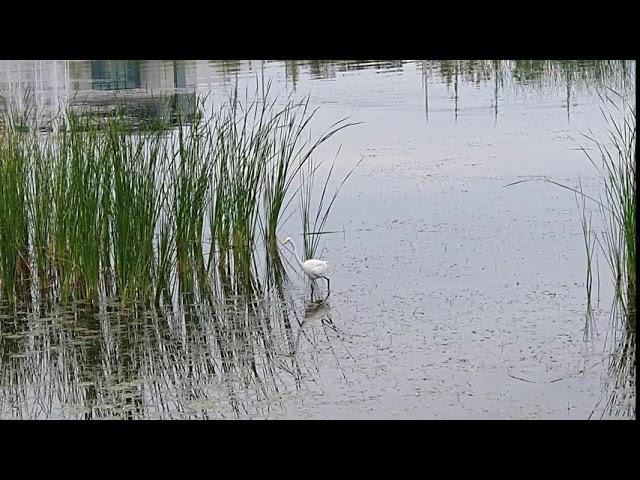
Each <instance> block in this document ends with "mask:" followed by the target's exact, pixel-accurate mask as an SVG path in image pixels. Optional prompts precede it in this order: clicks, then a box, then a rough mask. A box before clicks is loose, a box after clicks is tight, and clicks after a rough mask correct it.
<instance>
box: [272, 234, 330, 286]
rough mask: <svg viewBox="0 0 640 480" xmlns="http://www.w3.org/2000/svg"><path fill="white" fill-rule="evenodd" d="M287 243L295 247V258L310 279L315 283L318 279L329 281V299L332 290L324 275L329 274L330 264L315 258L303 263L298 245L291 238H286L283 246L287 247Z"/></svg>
mask: <svg viewBox="0 0 640 480" xmlns="http://www.w3.org/2000/svg"><path fill="white" fill-rule="evenodd" d="M287 243H290V244H291V246H292V247H293V256H294V257H296V260H297V261H298V263H299V264H300V267H301V268H302V271H303V272H304V273H306V274H307V277H309V278H310V279H311V280H312V281H315V280H317V279H318V278H324V279H325V280H326V281H327V297H328V296H329V295H330V294H331V288H330V286H329V279H328V278H327V277H325V276H324V274H325V273H327V270H328V269H329V264H328V263H327V262H325V261H324V260H316V259H315V258H311V259H309V260H307V261H306V262H303V261H302V260H301V259H300V257H298V252H297V250H296V244H295V243H293V240H291V237H287V238H285V240H284V242H282V245H286V244H287Z"/></svg>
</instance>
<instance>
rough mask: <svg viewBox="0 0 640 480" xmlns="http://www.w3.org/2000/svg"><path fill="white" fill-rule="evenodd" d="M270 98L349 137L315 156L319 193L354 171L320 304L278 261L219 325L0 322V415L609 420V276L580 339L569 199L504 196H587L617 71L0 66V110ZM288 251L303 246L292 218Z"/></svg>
mask: <svg viewBox="0 0 640 480" xmlns="http://www.w3.org/2000/svg"><path fill="white" fill-rule="evenodd" d="M269 82H271V91H272V92H273V93H274V94H276V95H279V96H280V97H282V98H283V99H284V98H285V97H286V96H287V95H290V94H291V95H293V96H294V97H302V96H304V95H308V94H310V95H311V101H310V103H311V107H316V106H320V107H321V108H320V110H319V111H318V114H317V117H316V118H315V120H314V124H313V126H312V127H313V130H314V131H317V132H321V131H323V130H325V129H326V128H327V127H328V126H329V125H331V124H332V123H333V122H335V121H336V120H338V119H340V118H343V117H347V116H348V117H349V118H350V120H351V121H353V122H362V123H361V124H359V125H356V126H353V127H350V128H348V129H345V130H344V131H342V132H341V133H340V134H339V135H337V136H336V138H335V139H332V140H331V141H330V142H327V144H325V145H323V147H322V148H321V151H320V155H324V156H325V157H326V158H331V159H333V158H334V157H335V158H336V170H335V173H334V175H335V176H334V177H333V178H334V180H335V182H333V183H332V185H334V184H337V182H339V180H340V179H341V178H342V177H343V176H344V175H345V174H346V173H347V172H348V171H350V170H351V169H352V168H353V167H354V166H355V165H356V164H358V162H360V163H359V164H358V165H357V167H356V168H355V171H354V173H353V175H352V176H351V177H350V178H349V180H348V182H347V183H346V184H345V187H344V188H343V190H342V191H341V193H340V195H339V197H338V199H337V200H336V203H335V205H334V207H333V209H332V211H331V215H330V217H329V221H328V223H327V226H326V229H327V230H331V231H337V232H339V233H336V234H331V235H325V236H324V238H323V243H322V245H323V247H324V248H323V250H322V258H323V259H325V260H328V261H329V263H330V274H329V277H330V279H331V295H330V296H329V297H328V299H327V300H326V301H311V300H310V298H309V285H308V284H307V283H305V279H304V278H303V276H302V275H301V274H300V272H299V271H298V270H297V268H295V267H296V264H295V262H293V263H292V266H291V267H290V272H289V273H290V281H289V282H288V283H287V284H285V285H284V290H283V292H280V294H276V293H274V292H272V293H270V294H269V295H267V296H266V297H263V298H255V299H234V298H231V299H229V300H228V301H227V302H226V303H225V304H222V305H215V306H211V305H201V304H194V305H187V306H186V307H185V308H184V310H183V311H174V310H169V309H144V308H142V307H130V308H128V309H123V308H122V307H121V306H118V305H117V304H108V303H104V304H101V305H99V306H97V307H93V306H86V305H82V304H78V305H72V306H69V307H59V306H56V305H34V306H31V307H28V308H27V307H25V308H23V309H22V310H20V311H18V312H15V313H14V312H13V311H10V310H8V309H5V308H2V309H0V418H209V419H212V418H304V419H306V418H313V419H321V418H336V419H342V418H375V419H386V418H420V419H467V418H479V419H586V418H589V417H591V418H600V417H601V416H602V415H605V416H607V414H606V413H605V412H604V411H603V405H604V403H606V399H607V397H608V395H609V394H610V392H609V388H608V385H609V381H610V378H611V374H610V371H609V362H610V360H611V352H612V344H613V343H614V342H613V341H612V338H615V333H616V332H614V331H612V326H611V322H610V310H611V305H612V299H613V284H612V279H611V274H610V272H609V270H608V267H607V266H606V262H605V260H604V258H600V259H599V263H598V268H599V270H598V273H599V274H598V278H597V279H596V281H595V288H596V289H597V291H595V292H594V298H593V299H592V302H593V304H594V308H595V314H594V317H593V325H589V324H588V321H587V318H586V308H587V307H586V306H587V302H586V291H585V275H586V274H585V268H586V259H585V251H584V240H583V237H582V230H581V225H580V214H579V209H578V206H577V204H576V198H575V196H574V195H573V194H572V193H571V192H569V191H567V190H564V189H561V188H559V187H557V186H554V185H552V184H550V183H547V182H542V181H531V182H525V183H520V184H518V185H514V186H509V187H505V185H508V184H510V183H513V182H516V181H519V180H523V179H529V178H533V177H546V178H549V179H552V180H554V181H557V182H560V183H564V184H567V185H572V186H574V185H577V182H578V179H580V180H581V182H582V184H583V187H584V189H585V191H586V192H587V193H589V194H592V195H594V196H597V195H598V192H599V183H600V182H599V179H598V177H597V174H596V172H595V170H594V168H593V166H592V165H591V164H590V163H589V161H588V159H587V158H586V156H585V154H584V152H582V151H581V150H580V149H579V146H581V145H586V144H587V142H586V140H585V139H584V137H582V134H583V133H589V132H591V134H592V135H593V136H595V137H597V138H604V136H605V135H606V124H605V122H604V119H603V116H602V114H601V112H600V109H599V105H600V100H599V97H598V93H599V92H603V91H605V89H606V87H611V88H614V89H617V90H618V91H624V92H628V94H629V95H633V98H635V89H634V88H635V87H633V89H632V88H631V87H630V85H635V63H634V62H627V63H626V64H624V65H621V64H620V63H619V62H529V63H527V62H519V63H516V62H500V63H497V62H460V61H452V62H443V61H437V62H436V61H429V62H423V61H406V62H405V61H403V62H400V61H389V62H377V61H351V62H345V61H327V62H319V61H309V62H293V61H290V62H280V61H273V62H271V61H268V62H267V61H238V62H228V61H227V62H221V61H178V62H169V61H128V62H91V61H69V62H67V61H55V62H54V61H24V62H15V61H4V62H0V94H2V95H3V96H4V97H5V98H11V99H14V100H15V101H19V99H20V98H22V97H23V94H24V92H25V91H27V90H28V91H30V92H31V94H32V101H34V102H35V103H36V105H37V106H38V108H39V110H40V111H42V112H46V111H52V112H54V111H56V110H57V109H58V108H60V107H61V106H62V105H65V104H67V103H71V104H82V105H99V106H103V107H104V106H107V107H108V105H109V104H110V103H111V102H113V98H114V93H117V94H118V95H120V96H121V97H124V98H126V100H127V102H128V103H129V104H130V105H131V111H132V112H133V113H132V114H136V113H135V112H145V114H147V115H148V114H149V112H152V114H153V112H158V111H159V109H160V107H158V106H157V104H155V103H154V102H155V99H154V94H159V93H172V94H175V95H176V98H177V99H178V102H176V104H178V105H179V103H180V101H181V99H185V98H187V97H188V96H189V95H193V92H195V94H197V95H203V96H204V95H208V96H207V101H206V105H208V108H214V106H215V105H216V104H217V103H219V102H220V101H223V100H224V99H226V98H227V97H228V95H229V93H230V92H232V91H233V90H234V89H235V88H238V89H239V90H240V91H244V89H245V88H246V90H247V91H254V90H255V88H256V86H257V88H259V89H260V88H265V86H266V85H268V84H269ZM339 147H340V150H339V153H338V155H337V157H336V152H338V148H339ZM294 207H295V206H294ZM593 222H594V228H596V229H597V228H598V217H597V215H594V217H593ZM281 234H282V237H283V238H284V237H285V236H291V237H292V238H294V240H296V242H297V244H298V245H301V243H302V237H301V229H300V224H299V220H298V215H296V214H294V215H292V217H291V219H290V220H289V221H288V222H287V223H285V224H284V225H283V228H282V231H281ZM289 258H290V257H289ZM290 259H291V258H290ZM588 326H589V328H587V327H588ZM634 389H635V387H634ZM633 394H634V401H635V390H634V392H633Z"/></svg>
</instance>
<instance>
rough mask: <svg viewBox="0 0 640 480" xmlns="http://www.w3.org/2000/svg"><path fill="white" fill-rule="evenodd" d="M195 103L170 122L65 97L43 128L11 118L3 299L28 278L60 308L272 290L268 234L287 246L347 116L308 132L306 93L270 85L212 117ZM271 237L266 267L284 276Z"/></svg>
mask: <svg viewBox="0 0 640 480" xmlns="http://www.w3.org/2000/svg"><path fill="white" fill-rule="evenodd" d="M256 92H257V90H256ZM193 107H194V111H195V110H197V111H198V112H199V113H198V114H195V113H193V112H182V111H181V112H178V113H177V114H176V115H175V116H174V117H172V122H173V123H174V124H175V125H174V128H173V130H171V131H168V130H167V128H166V122H164V121H163V122H155V123H154V122H153V121H150V122H142V123H140V122H132V121H131V118H130V116H131V112H130V111H129V110H128V108H129V107H128V106H121V105H116V106H115V108H113V109H111V110H110V111H109V112H107V114H106V115H97V114H96V112H95V111H93V110H92V109H91V108H88V110H87V111H86V112H85V111H84V110H83V109H82V107H81V106H79V105H74V106H73V108H71V107H68V108H66V109H65V110H63V111H61V112H59V117H58V118H55V119H54V120H53V121H52V122H51V123H50V125H53V127H55V128H54V129H53V131H45V132H41V131H40V130H39V129H38V128H37V127H36V128H32V127H33V125H34V124H33V123H29V122H32V121H33V119H32V118H31V117H30V116H25V115H24V113H23V112H21V113H20V114H17V113H16V114H14V115H13V117H10V118H9V121H8V123H7V124H8V128H7V129H6V133H5V134H4V136H3V138H2V141H1V142H0V155H1V158H2V164H1V165H0V167H1V169H2V170H1V172H0V174H1V178H2V191H1V192H0V193H1V195H2V200H3V206H4V205H7V206H11V205H15V208H13V207H10V208H9V207H8V208H7V212H9V213H8V214H4V215H2V217H1V218H0V222H2V226H3V229H2V237H0V242H2V246H0V261H1V262H2V272H0V277H2V280H1V288H2V296H3V297H8V298H11V299H13V300H12V301H14V300H15V299H16V298H17V296H16V295H17V293H18V290H20V288H19V287H17V284H18V283H20V282H22V283H23V284H24V286H25V288H22V290H25V289H26V290H29V289H28V288H26V286H27V285H28V284H30V283H32V284H33V285H37V287H38V288H37V289H38V290H39V291H40V294H41V295H43V296H44V295H50V296H51V298H52V299H57V301H59V302H60V303H62V304H65V303H68V302H70V301H76V300H91V301H96V300H98V299H100V298H102V297H108V298H117V299H118V301H119V302H121V303H122V304H125V305H134V304H136V303H138V302H154V303H156V304H159V303H160V301H164V302H165V303H172V302H173V301H174V300H173V299H175V298H176V297H175V296H174V294H175V293H176V290H175V289H174V286H177V288H178V290H177V293H179V295H178V297H182V296H183V295H185V294H188V295H192V294H196V295H198V294H200V295H203V296H209V297H210V296H212V295H214V294H215V295H217V294H221V295H225V296H228V295H239V294H251V295H258V296H260V295H262V294H263V293H264V291H263V289H262V285H261V280H260V275H259V274H258V271H259V265H258V263H259V262H258V257H257V255H256V253H257V249H258V247H259V245H260V242H261V241H264V243H265V244H268V243H269V242H277V237H276V232H277V229H278V227H279V226H280V225H281V224H282V222H283V220H285V219H284V218H283V215H284V214H287V215H290V214H288V213H287V208H288V206H289V205H290V204H291V202H292V201H293V200H294V199H295V198H296V192H297V188H299V187H298V186H297V185H294V184H293V182H294V180H295V179H296V178H297V177H296V176H297V173H299V172H300V169H301V168H302V167H303V166H304V165H305V163H306V162H307V161H308V160H309V159H310V158H311V154H312V153H313V152H314V151H315V150H316V149H317V148H318V147H319V146H320V145H321V144H322V143H324V142H325V141H326V140H327V139H329V138H330V137H331V136H332V135H334V134H335V133H336V132H338V131H340V130H341V129H342V128H346V127H347V126H349V125H351V124H348V123H347V122H346V121H345V120H346V119H343V120H340V121H339V122H336V123H335V124H334V125H332V126H331V127H330V129H329V131H328V132H326V133H324V134H322V135H321V136H320V137H319V138H318V139H317V140H312V136H311V133H310V132H309V136H308V137H306V136H305V132H307V131H308V130H309V122H310V121H311V119H312V118H313V112H309V109H308V98H307V99H305V100H304V101H303V102H299V101H294V100H292V99H291V98H289V99H285V102H284V103H283V104H278V102H277V99H271V98H270V97H269V85H267V86H266V88H265V89H264V90H263V91H262V94H261V95H258V93H256V94H255V96H254V98H253V99H251V98H250V96H249V94H248V91H247V93H245V96H244V98H243V99H241V98H239V97H238V94H237V92H235V93H234V95H233V96H232V97H231V98H230V99H229V101H228V102H227V103H226V104H224V105H222V106H221V107H220V108H219V110H217V111H215V112H213V113H211V114H210V115H209V117H208V118H205V117H204V116H203V114H202V112H203V111H204V110H205V109H204V104H203V103H202V102H200V103H198V102H196V103H195V104H194V105H193ZM85 113H86V114H85ZM14 126H20V128H14ZM25 126H26V127H28V128H26V127H25ZM141 127H144V128H141ZM307 138H308V139H307ZM292 213H293V212H291V214H292ZM327 213H328V212H327ZM206 231H208V233H209V238H205V232H206ZM274 245H275V246H276V248H275V250H274V249H273V248H272V249H271V251H270V253H268V254H267V262H266V265H267V270H269V271H271V272H275V271H276V270H278V272H279V273H276V274H277V275H278V277H279V280H282V279H283V278H284V274H285V271H284V268H280V267H282V264H281V261H280V257H279V251H278V249H277V243H274ZM205 246H206V247H207V252H205ZM272 247H273V245H272ZM267 251H268V252H269V249H267ZM278 265H279V267H278ZM32 266H35V268H33V271H32ZM214 266H215V267H217V268H214ZM271 266H274V268H275V269H276V270H274V269H272V268H271ZM198 292H201V293H198ZM190 298H191V297H190ZM183 300H184V299H183ZM183 300H180V301H183ZM251 308H253V307H251Z"/></svg>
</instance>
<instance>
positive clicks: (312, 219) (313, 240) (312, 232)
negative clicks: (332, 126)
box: [299, 149, 362, 260]
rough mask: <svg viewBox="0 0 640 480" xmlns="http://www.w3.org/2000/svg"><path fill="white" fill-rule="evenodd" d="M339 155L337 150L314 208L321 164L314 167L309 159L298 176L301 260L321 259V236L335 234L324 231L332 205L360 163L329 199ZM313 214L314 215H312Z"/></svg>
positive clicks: (346, 176) (352, 169) (313, 163)
mask: <svg viewBox="0 0 640 480" xmlns="http://www.w3.org/2000/svg"><path fill="white" fill-rule="evenodd" d="M339 154H340V149H338V151H337V153H336V157H335V158H334V160H333V163H332V164H331V167H330V168H329V171H328V173H327V176H326V177H325V179H324V183H323V184H322V191H321V193H320V197H319V199H318V201H317V204H316V206H315V208H314V207H313V206H312V203H313V196H314V193H315V179H316V175H317V172H318V169H319V168H320V167H321V165H322V162H321V163H318V164H317V165H316V164H315V162H314V161H313V160H312V159H310V160H309V161H308V162H307V169H306V172H304V173H303V174H302V173H301V175H300V186H301V187H300V193H299V203H300V216H301V224H302V232H303V255H304V258H303V260H307V259H310V258H319V256H320V257H321V256H322V250H321V251H320V252H318V247H319V244H320V238H321V235H326V234H329V233H336V232H332V231H327V230H325V227H326V223H327V220H328V218H329V214H330V212H331V208H332V207H333V204H334V202H335V201H336V199H337V197H338V194H339V193H340V190H341V189H342V187H343V186H344V184H345V183H346V181H347V180H348V179H349V177H350V176H351V174H352V173H353V172H354V170H355V169H356V167H358V165H360V163H361V162H362V159H360V161H358V163H357V164H356V165H354V166H353V167H352V168H351V170H349V172H348V173H347V174H346V175H345V177H344V178H343V179H342V181H341V182H340V183H339V184H338V186H337V187H336V189H335V190H334V192H333V195H331V196H330V197H329V195H328V192H327V189H328V187H329V182H330V181H331V177H332V174H333V169H334V167H335V162H336V159H337V157H338V155H339ZM314 212H315V215H313V213H314Z"/></svg>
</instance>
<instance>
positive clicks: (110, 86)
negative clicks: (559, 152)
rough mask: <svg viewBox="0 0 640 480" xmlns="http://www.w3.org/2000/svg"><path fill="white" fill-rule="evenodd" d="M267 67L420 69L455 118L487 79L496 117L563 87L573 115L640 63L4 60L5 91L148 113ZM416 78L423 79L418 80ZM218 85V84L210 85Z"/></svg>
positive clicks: (295, 72) (323, 75)
mask: <svg viewBox="0 0 640 480" xmlns="http://www.w3.org/2000/svg"><path fill="white" fill-rule="evenodd" d="M265 68H269V69H270V75H271V76H273V75H274V74H277V72H278V71H281V72H282V75H283V77H284V79H285V84H288V85H290V86H291V88H292V89H293V90H296V88H297V85H298V83H299V82H300V80H301V79H302V78H305V77H307V78H309V79H310V80H335V79H336V78H337V76H338V75H350V74H357V73H358V72H361V71H370V72H373V73H376V74H377V73H380V74H394V75H411V74H413V72H419V77H420V78H422V82H423V86H424V88H423V91H424V95H425V99H424V103H425V112H426V116H427V119H428V116H429V88H428V87H429V84H445V85H446V86H447V88H449V89H450V90H451V97H452V99H453V105H452V106H451V109H452V111H453V114H454V116H455V118H456V119H457V117H458V114H459V110H460V104H461V103H460V101H461V98H460V95H461V93H460V92H459V86H460V84H461V83H465V84H475V85H480V84H487V85H491V86H492V87H493V89H492V93H493V99H490V100H491V103H492V110H493V113H494V117H495V120H496V122H497V119H498V112H499V109H498V104H499V100H500V98H501V96H503V95H506V94H511V93H513V94H525V93H526V91H531V90H534V91H539V92H541V93H544V92H551V91H563V92H566V94H565V98H566V109H567V116H568V118H570V111H571V107H572V96H573V95H575V94H576V93H578V92H584V91H585V90H593V89H597V88H604V87H605V86H606V87H610V88H614V89H618V90H625V88H626V87H627V86H628V85H632V84H635V62H633V61H603V60H576V61H568V60H557V61H549V60H544V61H543V60H516V61H496V60H422V61H402V60H391V61H380V60H288V61H282V62H280V61H278V62H269V61H264V60H258V61H249V60H242V61H241V60H235V61H232V60H225V61H185V60H181V61H152V60H144V61H143V60H126V61H124V60H119V61H105V60H94V61H58V60H56V61H33V62H22V61H0V96H2V97H3V98H4V99H5V101H6V100H10V101H12V102H14V103H16V105H17V106H18V107H24V105H23V103H24V100H23V99H24V98H25V94H26V92H32V93H33V101H34V102H35V104H36V106H37V107H38V108H37V110H38V111H40V112H45V111H46V112H49V113H51V112H55V111H59V110H60V108H61V107H62V106H63V105H65V104H67V103H82V104H92V105H96V106H98V105H100V106H103V107H104V106H105V105H108V104H113V103H118V102H120V101H121V100H122V99H123V98H126V100H127V105H129V108H131V110H135V107H134V105H137V106H138V108H139V109H140V110H141V111H144V112H145V114H146V115H159V116H161V115H164V109H163V108H161V107H158V106H155V107H153V106H151V105H152V104H153V103H154V101H156V102H157V101H158V97H160V96H162V95H165V96H166V95H169V94H171V95H176V100H175V105H174V107H173V108H176V109H178V108H182V107H183V106H184V105H185V104H186V105H193V103H194V102H193V98H189V99H188V100H187V97H188V94H189V93H190V94H191V95H193V93H194V92H196V91H198V92H200V93H205V92H210V91H212V90H213V92H214V94H215V93H216V88H215V86H216V85H221V86H228V85H229V84H231V83H232V82H235V81H237V79H238V77H239V76H245V77H246V76H248V77H253V78H258V79H260V80H261V81H262V82H263V84H264V76H265ZM418 81H419V80H418ZM212 87H213V88H212Z"/></svg>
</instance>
